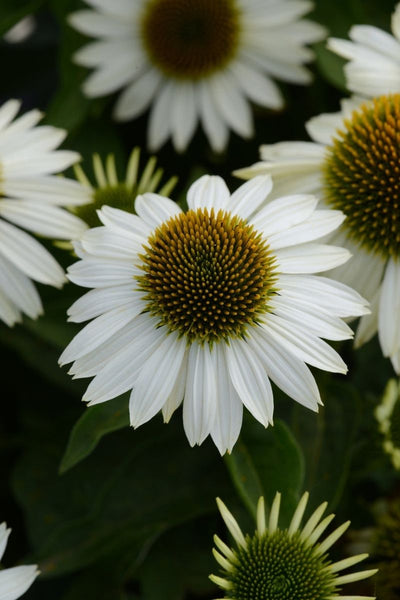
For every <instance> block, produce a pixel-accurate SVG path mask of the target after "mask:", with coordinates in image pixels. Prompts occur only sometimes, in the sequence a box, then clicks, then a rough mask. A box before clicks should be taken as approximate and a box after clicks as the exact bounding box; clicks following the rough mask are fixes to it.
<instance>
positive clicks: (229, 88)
mask: <svg viewBox="0 0 400 600" xmlns="http://www.w3.org/2000/svg"><path fill="white" fill-rule="evenodd" d="M208 85H209V90H210V94H211V97H212V99H213V102H214V103H215V106H216V107H217V110H218V112H219V113H220V115H221V117H222V118H223V119H224V121H225V123H226V124H227V125H229V127H230V128H231V129H233V131H235V132H236V133H237V134H238V135H240V136H242V137H244V138H248V137H251V136H252V135H253V119H252V115H251V111H250V107H249V103H248V101H247V100H246V99H245V98H244V96H243V94H242V92H241V90H240V89H239V88H238V87H237V84H236V82H235V80H234V78H233V76H232V75H230V74H229V73H228V72H226V71H223V72H221V73H219V74H218V75H217V76H214V77H212V78H211V79H210V81H209V83H208Z"/></svg>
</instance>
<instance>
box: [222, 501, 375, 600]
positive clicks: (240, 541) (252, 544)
mask: <svg viewBox="0 0 400 600" xmlns="http://www.w3.org/2000/svg"><path fill="white" fill-rule="evenodd" d="M280 501H281V495H280V494H279V493H277V494H276V496H275V498H274V501H273V503H272V506H271V512H270V515H269V519H268V522H267V520H266V516H265V509H264V498H262V497H261V498H260V499H259V501H258V506H257V529H256V531H255V532H254V534H253V535H249V534H247V535H244V534H243V533H242V531H241V529H240V527H239V525H238V523H237V521H236V519H235V518H234V516H233V515H232V514H231V513H230V512H229V510H228V509H227V508H226V506H225V504H224V503H223V502H222V501H221V500H220V499H217V503H218V508H219V510H220V512H221V515H222V518H223V519H224V521H225V524H226V526H227V528H228V529H229V531H230V533H231V534H232V537H233V539H234V541H235V543H236V547H234V548H230V547H229V546H227V544H225V542H223V541H222V540H221V539H220V538H219V537H218V536H217V535H215V536H214V542H215V545H216V548H215V549H214V550H213V553H214V557H215V559H216V560H217V562H218V563H219V564H220V566H221V567H222V571H223V572H222V574H221V575H218V576H217V575H210V579H211V580H212V581H213V582H214V583H216V584H217V585H218V586H219V587H220V588H222V590H223V591H224V598H225V599H226V600H335V599H337V600H339V599H340V598H342V600H373V599H371V598H370V597H369V598H368V597H367V596H353V595H351V596H348V595H345V596H343V595H342V594H341V590H342V586H343V585H345V584H346V583H351V582H354V581H360V580H361V579H365V578H367V577H371V576H372V575H374V574H375V573H376V572H377V569H369V570H366V571H356V572H352V573H348V574H345V575H343V574H341V571H344V570H346V569H348V568H350V567H352V566H354V565H356V564H357V563H359V562H361V561H362V560H364V559H365V558H367V556H368V554H359V555H356V556H351V557H349V558H345V559H343V560H340V561H338V562H332V560H331V558H330V555H329V550H330V549H331V547H332V546H333V544H334V543H335V542H336V541H337V540H338V539H339V538H340V537H341V536H342V535H343V533H344V532H345V531H346V529H347V528H348V526H349V525H350V521H347V522H346V523H343V525H340V526H339V527H338V528H337V529H335V530H334V531H333V532H332V533H330V534H329V535H328V536H327V537H325V538H323V539H321V537H322V535H323V533H324V532H325V530H326V529H327V527H328V525H329V524H330V522H331V521H332V519H333V518H334V515H333V514H331V515H328V516H327V517H325V518H323V519H322V516H323V514H324V512H325V510H326V507H327V504H328V503H327V502H324V503H323V504H321V505H320V506H319V507H318V508H317V509H316V510H315V511H314V512H313V513H312V515H311V516H310V517H309V518H308V520H307V521H306V523H305V525H303V526H301V522H302V519H303V515H304V512H305V509H306V506H307V502H308V493H307V492H306V493H305V494H304V495H303V496H302V498H301V500H300V502H299V504H298V506H297V508H296V510H295V512H294V514H293V517H292V520H291V522H290V525H289V527H288V528H287V529H281V528H280V527H279V509H280Z"/></svg>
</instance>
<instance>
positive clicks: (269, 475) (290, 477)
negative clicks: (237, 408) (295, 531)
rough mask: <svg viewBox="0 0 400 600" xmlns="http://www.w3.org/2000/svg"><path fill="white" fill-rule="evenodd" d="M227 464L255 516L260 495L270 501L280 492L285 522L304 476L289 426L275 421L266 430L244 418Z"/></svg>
mask: <svg viewBox="0 0 400 600" xmlns="http://www.w3.org/2000/svg"><path fill="white" fill-rule="evenodd" d="M226 463H227V465H228V469H229V472H230V474H231V477H232V481H233V483H234V485H235V486H236V489H237V490H238V492H239V494H240V496H241V497H242V499H243V501H244V503H245V504H246V506H247V507H248V509H249V510H250V512H251V513H252V514H253V516H255V515H256V507H257V501H258V498H259V496H261V495H263V496H264V497H265V501H266V502H267V503H271V502H272V500H273V498H274V496H275V493H276V492H277V491H279V492H281V493H282V509H281V517H282V524H284V523H285V522H286V521H287V520H288V519H289V517H290V516H291V514H292V513H293V510H294V508H295V507H296V505H297V501H298V498H299V493H300V491H301V487H302V483H303V477H304V460H303V455H302V453H301V449H300V448H299V446H298V444H297V442H296V440H295V439H294V437H293V435H292V433H291V432H290V430H289V428H288V427H287V426H286V425H285V424H284V423H283V422H282V421H279V420H278V421H276V422H275V425H274V426H273V427H269V428H268V429H267V430H265V429H264V428H263V427H262V426H261V425H260V424H259V423H257V422H256V421H255V420H254V419H253V418H249V419H246V421H245V423H244V426H243V429H242V433H241V435H240V439H239V441H238V442H237V444H236V446H235V447H234V449H233V451H232V454H230V455H227V457H226Z"/></svg>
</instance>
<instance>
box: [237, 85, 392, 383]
mask: <svg viewBox="0 0 400 600" xmlns="http://www.w3.org/2000/svg"><path fill="white" fill-rule="evenodd" d="M307 130H308V133H309V134H310V136H311V137H312V139H313V140H314V142H282V143H279V144H272V145H266V146H262V147H261V158H262V159H263V160H262V162H259V163H257V164H255V165H253V167H250V168H247V169H241V170H239V171H237V172H236V173H237V174H238V175H239V176H241V177H244V178H249V177H252V176H256V175H259V174H260V173H264V174H266V173H270V174H272V175H273V177H274V181H275V182H276V187H277V189H278V190H279V192H280V193H286V194H288V193H293V192H294V190H296V191H301V192H309V193H315V194H317V195H318V197H319V198H320V199H321V200H322V202H323V205H325V206H328V207H330V208H335V209H340V210H342V211H343V212H344V214H345V215H346V220H345V222H344V224H343V225H342V227H341V228H340V230H339V231H338V233H337V234H335V235H334V236H333V237H332V238H331V239H330V241H332V242H333V243H337V244H339V245H343V246H345V247H346V248H348V249H349V250H350V251H351V253H352V255H353V256H352V259H351V261H349V262H348V263H347V264H346V265H345V266H344V267H341V268H338V269H335V270H334V271H332V272H331V276H333V277H335V279H339V280H340V281H343V282H344V283H347V284H349V285H352V286H353V287H354V288H355V289H356V290H357V291H358V292H359V293H360V294H362V296H364V297H365V298H367V300H369V301H370V302H371V315H368V316H366V317H363V318H362V319H361V322H360V326H359V328H358V331H357V335H356V340H355V341H356V345H361V344H363V343H364V342H366V341H368V340H369V339H370V338H371V337H372V336H373V335H374V334H375V333H376V332H377V331H378V335H379V340H380V344H381V347H382V351H383V354H384V356H388V357H390V359H391V361H392V364H393V367H394V369H395V371H396V372H397V373H400V310H399V306H400V187H399V184H398V180H399V160H400V95H398V94H396V95H393V96H380V97H379V98H375V99H374V100H372V101H365V102H364V103H361V104H360V99H359V98H353V99H349V100H346V101H344V102H343V104H342V111H341V112H339V113H334V114H323V115H320V116H319V117H315V118H313V119H311V120H310V121H309V122H308V123H307Z"/></svg>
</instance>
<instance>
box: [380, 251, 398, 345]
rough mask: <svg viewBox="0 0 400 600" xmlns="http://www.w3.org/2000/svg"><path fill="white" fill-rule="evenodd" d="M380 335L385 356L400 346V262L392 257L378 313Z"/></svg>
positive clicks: (383, 284)
mask: <svg viewBox="0 0 400 600" xmlns="http://www.w3.org/2000/svg"><path fill="white" fill-rule="evenodd" d="M378 336H379V341H380V344H381V346H382V351H383V354H384V356H391V355H392V354H395V353H396V352H398V350H399V348H400V262H399V261H398V260H397V259H394V258H391V259H390V260H389V261H388V263H387V265H386V270H385V275H384V277H383V282H382V288H381V296H380V301H379V314H378Z"/></svg>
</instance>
